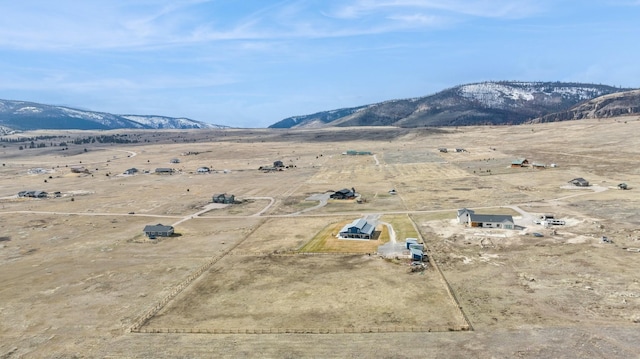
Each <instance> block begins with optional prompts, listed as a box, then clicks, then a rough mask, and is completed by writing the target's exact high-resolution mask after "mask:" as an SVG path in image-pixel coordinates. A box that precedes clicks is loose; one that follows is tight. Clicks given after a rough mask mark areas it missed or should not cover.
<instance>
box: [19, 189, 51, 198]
mask: <svg viewBox="0 0 640 359" xmlns="http://www.w3.org/2000/svg"><path fill="white" fill-rule="evenodd" d="M48 196H49V194H48V193H47V192H45V191H20V192H18V197H28V198H47V197H48Z"/></svg>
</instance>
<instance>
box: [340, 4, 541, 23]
mask: <svg viewBox="0 0 640 359" xmlns="http://www.w3.org/2000/svg"><path fill="white" fill-rule="evenodd" d="M540 3H541V2H540V1H536V2H534V1H530V0H523V1H517V2H515V1H512V0H473V1H468V0H356V1H353V2H351V3H347V4H346V5H341V6H339V7H337V8H336V9H335V10H334V11H333V12H332V13H331V15H333V16H335V17H337V18H345V19H354V18H362V17H366V16H370V15H372V14H375V13H378V12H388V11H396V10H410V9H413V10H432V11H443V12H449V13H455V14H460V15H469V16H476V17H487V18H521V17H526V16H529V15H531V14H534V13H536V12H538V11H539V10H540V7H541V4H540Z"/></svg>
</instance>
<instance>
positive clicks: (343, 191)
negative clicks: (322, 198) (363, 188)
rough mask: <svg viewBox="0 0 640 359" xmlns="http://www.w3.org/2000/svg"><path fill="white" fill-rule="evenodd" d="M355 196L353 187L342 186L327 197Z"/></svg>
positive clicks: (343, 197)
mask: <svg viewBox="0 0 640 359" xmlns="http://www.w3.org/2000/svg"><path fill="white" fill-rule="evenodd" d="M355 197H356V190H355V189H354V188H351V189H348V188H343V189H341V190H339V191H336V192H335V193H333V194H332V195H330V196H329V198H332V199H353V198H355Z"/></svg>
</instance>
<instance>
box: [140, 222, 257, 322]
mask: <svg viewBox="0 0 640 359" xmlns="http://www.w3.org/2000/svg"><path fill="white" fill-rule="evenodd" d="M259 227H260V226H259V225H257V226H255V227H254V228H253V229H252V230H251V232H249V233H248V234H247V235H246V236H245V237H244V238H243V239H241V240H239V241H238V242H236V243H235V244H233V245H232V246H230V247H229V248H228V249H227V250H226V251H224V252H223V253H222V254H221V255H219V256H217V257H212V258H211V259H209V260H208V261H207V262H206V263H204V264H203V265H201V266H200V267H199V268H198V269H197V270H195V271H194V272H192V273H191V274H190V275H189V276H188V277H187V278H186V279H184V280H183V281H182V282H180V283H178V284H177V285H176V286H175V287H174V288H173V290H172V291H171V292H170V293H169V294H168V295H167V296H165V297H164V298H162V299H161V300H160V301H159V302H158V303H156V305H155V306H153V307H152V308H151V309H150V310H148V311H146V312H144V313H143V314H142V315H141V316H140V317H138V318H137V319H136V320H134V322H133V324H132V325H131V327H129V330H128V331H129V332H135V333H148V331H146V330H144V331H143V330H141V328H142V326H143V325H144V324H145V323H146V322H147V321H148V320H149V319H151V318H152V317H153V316H155V315H156V314H158V312H159V311H160V310H161V309H162V308H164V306H165V305H167V303H169V301H171V300H172V299H173V298H175V297H176V296H177V295H178V294H180V293H181V292H182V291H183V290H184V289H185V288H186V287H188V286H189V285H190V284H191V283H192V282H193V281H194V280H196V279H197V278H199V277H200V276H201V275H202V273H204V272H205V271H207V270H208V269H210V268H211V267H212V266H213V265H214V264H216V263H217V262H218V261H219V260H220V259H222V258H224V257H225V256H226V255H227V254H229V253H230V252H231V251H233V250H234V249H236V248H237V247H238V246H239V245H240V244H242V243H243V242H244V241H246V240H247V238H249V237H250V236H251V235H252V234H253V233H254V232H255V231H256V230H257V229H258V228H259ZM165 330H168V329H165ZM165 333H168V332H165ZM191 333H192V332H191Z"/></svg>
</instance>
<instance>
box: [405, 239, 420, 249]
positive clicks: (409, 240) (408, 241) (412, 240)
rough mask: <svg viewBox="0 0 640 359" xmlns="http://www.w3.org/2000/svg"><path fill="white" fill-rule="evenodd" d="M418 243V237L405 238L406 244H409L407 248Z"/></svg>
mask: <svg viewBox="0 0 640 359" xmlns="http://www.w3.org/2000/svg"><path fill="white" fill-rule="evenodd" d="M417 243H418V238H407V239H405V244H406V246H407V249H409V247H410V246H411V245H412V244H417Z"/></svg>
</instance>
